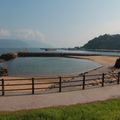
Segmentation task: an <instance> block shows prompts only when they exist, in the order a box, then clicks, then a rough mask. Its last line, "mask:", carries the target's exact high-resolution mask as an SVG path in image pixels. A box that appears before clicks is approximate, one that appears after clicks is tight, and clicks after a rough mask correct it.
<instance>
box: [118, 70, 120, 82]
mask: <svg viewBox="0 0 120 120" xmlns="http://www.w3.org/2000/svg"><path fill="white" fill-rule="evenodd" d="M117 84H120V72H118V79H117Z"/></svg>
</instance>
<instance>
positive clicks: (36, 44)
mask: <svg viewBox="0 0 120 120" xmlns="http://www.w3.org/2000/svg"><path fill="white" fill-rule="evenodd" d="M40 47H50V46H49V45H47V44H45V43H42V42H41V41H35V40H15V39H0V48H40Z"/></svg>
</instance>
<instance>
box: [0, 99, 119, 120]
mask: <svg viewBox="0 0 120 120" xmlns="http://www.w3.org/2000/svg"><path fill="white" fill-rule="evenodd" d="M0 120H120V99H115V100H107V101H104V102H96V103H90V104H82V105H71V106H63V107H55V108H45V109H36V110H26V111H17V112H0Z"/></svg>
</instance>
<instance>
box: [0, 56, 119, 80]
mask: <svg viewBox="0 0 120 120" xmlns="http://www.w3.org/2000/svg"><path fill="white" fill-rule="evenodd" d="M68 58H75V59H84V60H90V61H93V62H96V63H98V64H100V66H98V67H96V68H93V69H91V70H86V71H85V72H81V73H86V74H92V73H94V74H95V71H96V72H97V71H99V69H104V72H107V71H109V69H110V67H113V66H114V64H115V61H116V59H117V58H118V57H113V56H69V57H68ZM105 69H106V70H105ZM81 73H73V74H63V75H43V76H39V75H36V76H34V75H25V76H24V75H23V76H2V77H0V78H1V79H2V78H3V79H17V78H32V77H36V78H37V77H39V78H40V77H41V78H42V77H43V78H44V77H59V76H63V77H64V76H72V75H73V76H77V75H79V74H81ZM102 73H103V71H102Z"/></svg>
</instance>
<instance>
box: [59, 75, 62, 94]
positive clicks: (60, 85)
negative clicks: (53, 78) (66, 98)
mask: <svg viewBox="0 0 120 120" xmlns="http://www.w3.org/2000/svg"><path fill="white" fill-rule="evenodd" d="M61 91H62V79H61V77H59V92H61Z"/></svg>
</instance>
